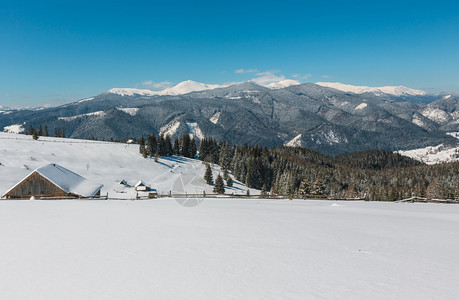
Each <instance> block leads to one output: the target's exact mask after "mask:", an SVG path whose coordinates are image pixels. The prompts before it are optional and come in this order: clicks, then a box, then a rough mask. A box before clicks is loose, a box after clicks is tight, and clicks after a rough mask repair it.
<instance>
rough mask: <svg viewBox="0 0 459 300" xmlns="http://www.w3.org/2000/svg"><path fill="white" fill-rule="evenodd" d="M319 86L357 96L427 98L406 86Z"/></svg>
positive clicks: (419, 91)
mask: <svg viewBox="0 0 459 300" xmlns="http://www.w3.org/2000/svg"><path fill="white" fill-rule="evenodd" d="M316 84H317V85H320V86H324V87H329V88H333V89H336V90H340V91H343V92H352V93H355V94H364V93H373V94H375V95H378V96H379V95H382V94H389V95H393V96H425V95H427V93H426V92H424V91H421V90H415V89H411V88H407V87H405V86H383V87H369V86H355V85H349V84H343V83H340V82H316Z"/></svg>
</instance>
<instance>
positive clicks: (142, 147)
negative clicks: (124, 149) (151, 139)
mask: <svg viewBox="0 0 459 300" xmlns="http://www.w3.org/2000/svg"><path fill="white" fill-rule="evenodd" d="M139 153H140V154H142V155H143V156H144V157H147V152H146V150H145V138H144V137H143V134H142V137H141V138H140V142H139Z"/></svg>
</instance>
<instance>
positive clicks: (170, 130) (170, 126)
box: [159, 117, 180, 136]
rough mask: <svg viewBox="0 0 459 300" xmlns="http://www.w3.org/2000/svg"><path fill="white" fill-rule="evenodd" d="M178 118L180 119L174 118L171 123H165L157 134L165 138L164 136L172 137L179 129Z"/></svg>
mask: <svg viewBox="0 0 459 300" xmlns="http://www.w3.org/2000/svg"><path fill="white" fill-rule="evenodd" d="M179 118H180V117H176V118H174V119H173V120H172V121H170V122H169V123H167V124H166V125H164V126H162V127H161V128H160V129H159V134H164V135H165V136H166V135H170V136H172V135H174V134H175V133H176V132H177V129H178V128H179V126H180V120H179Z"/></svg>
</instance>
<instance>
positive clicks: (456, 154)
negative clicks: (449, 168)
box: [397, 144, 459, 165]
mask: <svg viewBox="0 0 459 300" xmlns="http://www.w3.org/2000/svg"><path fill="white" fill-rule="evenodd" d="M397 152H398V153H400V154H401V155H404V156H408V157H411V158H414V159H416V160H419V161H422V162H424V163H426V164H429V165H433V164H437V163H442V162H452V161H458V160H459V146H456V147H453V146H446V145H443V144H441V145H438V146H429V147H425V148H419V149H413V150H404V151H397Z"/></svg>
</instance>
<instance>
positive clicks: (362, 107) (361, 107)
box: [354, 103, 368, 111]
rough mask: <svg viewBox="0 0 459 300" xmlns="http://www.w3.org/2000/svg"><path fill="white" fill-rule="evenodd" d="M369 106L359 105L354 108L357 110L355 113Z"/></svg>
mask: <svg viewBox="0 0 459 300" xmlns="http://www.w3.org/2000/svg"><path fill="white" fill-rule="evenodd" d="M367 106H368V104H366V103H360V104H359V105H357V106H356V107H355V108H354V110H355V111H357V110H362V109H364V108H365V107H367Z"/></svg>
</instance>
